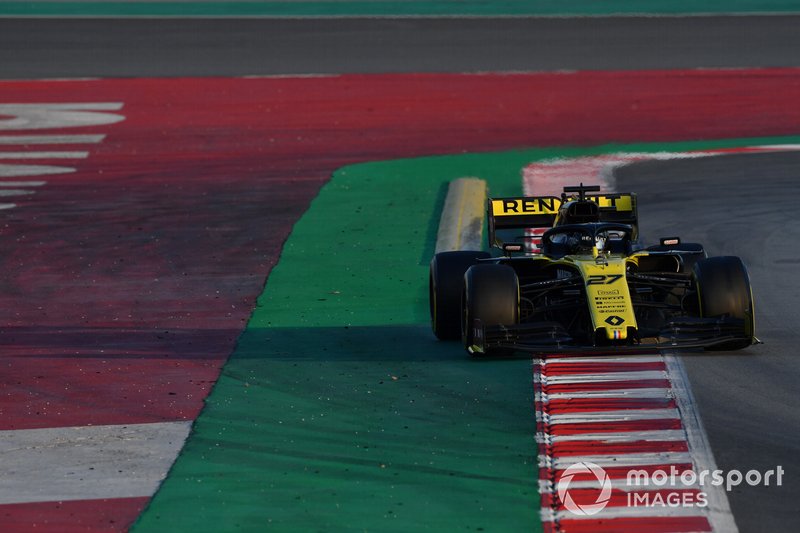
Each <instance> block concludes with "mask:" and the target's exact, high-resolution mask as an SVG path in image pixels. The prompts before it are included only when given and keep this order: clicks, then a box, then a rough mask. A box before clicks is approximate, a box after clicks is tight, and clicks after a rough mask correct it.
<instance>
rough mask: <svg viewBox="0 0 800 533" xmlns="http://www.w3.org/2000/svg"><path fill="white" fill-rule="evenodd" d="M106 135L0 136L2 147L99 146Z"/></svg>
mask: <svg viewBox="0 0 800 533" xmlns="http://www.w3.org/2000/svg"><path fill="white" fill-rule="evenodd" d="M105 137H106V136H105V135H0V145H28V144H97V143H99V142H103V139H105Z"/></svg>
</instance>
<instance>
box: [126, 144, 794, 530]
mask: <svg viewBox="0 0 800 533" xmlns="http://www.w3.org/2000/svg"><path fill="white" fill-rule="evenodd" d="M798 141H800V138H785V137H784V138H770V139H742V140H738V141H732V140H727V141H717V142H695V143H672V144H637V145H606V146H601V147H597V148H593V149H585V148H564V149H535V150H525V151H514V152H505V153H498V154H467V155H455V156H442V157H430V158H422V159H410V160H399V161H391V162H379V163H365V164H359V165H354V166H350V167H346V168H343V169H341V170H339V171H337V172H336V173H335V174H334V176H333V178H332V179H331V181H330V182H329V183H328V184H326V185H325V186H324V187H323V189H322V190H321V192H320V194H319V195H318V197H317V198H316V199H315V200H314V201H313V203H312V205H311V207H310V209H309V210H308V212H307V213H306V214H305V215H304V216H303V217H302V218H301V219H300V220H299V221H298V222H297V224H296V225H295V227H294V230H293V232H292V234H291V236H290V238H289V239H288V241H287V242H286V244H285V246H284V249H283V253H282V255H281V258H280V261H279V263H278V264H277V265H276V267H275V268H274V269H273V270H272V272H271V273H270V275H269V278H268V280H267V284H266V287H265V289H264V292H263V294H262V295H261V297H260V298H259V300H258V303H257V307H256V309H255V311H254V313H253V315H252V318H251V320H250V322H249V324H248V326H247V329H246V330H245V332H244V333H243V334H242V336H241V338H240V340H239V343H238V346H237V348H236V350H235V352H234V354H233V355H232V356H231V358H230V360H229V361H228V362H227V364H226V365H225V367H224V369H223V371H222V374H221V376H220V378H219V380H218V382H217V384H216V386H215V387H214V390H213V392H212V394H211V395H210V396H209V398H208V399H207V400H206V407H205V409H204V410H203V412H202V414H201V415H200V417H199V418H198V420H197V421H196V423H195V425H194V428H193V431H192V433H191V435H190V437H189V439H188V441H187V442H186V445H185V447H184V449H183V451H182V452H181V454H180V456H179V458H178V460H177V461H176V463H175V465H174V466H173V468H172V470H171V471H170V473H169V475H168V477H167V479H166V481H165V482H164V483H163V485H162V486H161V488H160V490H159V491H158V493H157V494H156V495H155V497H154V498H153V500H152V502H151V504H150V505H149V507H148V508H147V509H146V510H145V512H144V513H143V514H142V516H141V517H140V519H139V521H138V522H137V524H136V525H135V527H134V530H135V531H139V532H143V531H165V530H174V531H236V530H241V531H262V530H274V531H381V532H384V531H398V532H409V531H413V532H416V531H539V530H541V524H540V522H539V518H538V516H539V514H538V509H539V505H540V503H539V496H538V494H537V479H538V472H537V466H536V445H535V442H534V434H535V421H534V410H533V405H532V403H533V391H532V386H531V380H532V372H531V362H530V360H529V359H527V358H524V357H521V358H517V359H506V360H474V359H470V358H469V357H468V356H467V355H466V354H465V353H464V351H463V349H462V348H461V347H460V346H459V344H458V343H444V342H438V341H436V340H435V339H434V337H433V335H432V333H431V332H430V329H429V326H428V301H427V299H428V294H427V283H428V262H429V260H430V258H431V256H432V254H433V244H434V241H435V237H436V231H437V226H438V218H439V214H440V210H441V206H442V204H443V201H444V196H445V191H446V187H447V183H448V182H449V181H451V180H452V179H455V178H458V177H463V176H477V177H480V178H483V179H486V180H487V181H488V183H489V187H490V190H491V193H492V194H494V195H498V196H499V195H514V194H518V193H519V191H520V184H521V180H520V171H521V169H522V168H523V167H524V166H525V165H527V164H528V163H530V162H532V161H535V160H541V159H546V158H552V157H571V156H580V155H592V154H599V153H608V152H616V151H625V152H633V151H664V150H669V151H684V150H700V149H710V148H723V147H734V146H746V145H752V144H780V143H788V142H798Z"/></svg>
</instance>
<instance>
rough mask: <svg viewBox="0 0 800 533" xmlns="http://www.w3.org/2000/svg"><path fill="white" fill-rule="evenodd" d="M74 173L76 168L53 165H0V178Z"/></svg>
mask: <svg viewBox="0 0 800 533" xmlns="http://www.w3.org/2000/svg"><path fill="white" fill-rule="evenodd" d="M72 172H75V169H74V168H71V167H57V166H51V165H0V178H17V177H21V176H46V175H51V174H71V173H72Z"/></svg>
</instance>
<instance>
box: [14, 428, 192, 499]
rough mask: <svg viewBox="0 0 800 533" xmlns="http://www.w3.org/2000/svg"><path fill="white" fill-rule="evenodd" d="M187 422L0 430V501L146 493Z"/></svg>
mask: <svg viewBox="0 0 800 533" xmlns="http://www.w3.org/2000/svg"><path fill="white" fill-rule="evenodd" d="M190 427H191V422H165V423H157V424H131V425H109V426H84V427H66V428H48V429H24V430H8V431H0V504H9V503H26V502H44V501H66V500H88V499H100V498H132V497H146V496H152V495H153V494H154V493H155V491H156V489H157V488H158V486H159V484H160V482H161V481H162V480H163V479H164V477H165V476H166V474H167V471H168V470H169V468H170V466H171V465H172V463H173V461H174V460H175V457H176V456H177V454H178V452H179V451H180V449H181V447H182V446H183V443H184V441H185V440H186V437H187V436H188V435H189V429H190Z"/></svg>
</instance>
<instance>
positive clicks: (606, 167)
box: [522, 144, 800, 252]
mask: <svg viewBox="0 0 800 533" xmlns="http://www.w3.org/2000/svg"><path fill="white" fill-rule="evenodd" d="M796 150H800V145H798V144H772V145H762V146H744V147H737V148H719V149H715V150H703V151H694V152H619V153H613V154H601V155H594V156H584V157H572V158H553V159H546V160H542V161H537V162H535V163H532V164H530V165H528V166H527V167H525V168H524V169H523V179H522V182H523V190H524V192H525V195H526V196H535V195H554V196H559V195H560V194H561V191H562V190H563V189H564V187H565V186H568V185H577V184H578V183H580V182H584V183H585V184H586V185H597V184H601V186H605V188H606V189H607V190H610V189H612V188H613V187H614V170H616V169H617V168H619V167H621V166H625V165H629V164H631V163H636V162H639V161H650V160H655V161H665V160H670V159H694V158H700V157H712V156H719V155H727V154H735V153H759V152H784V151H796ZM589 181H591V182H592V183H589ZM546 229H547V228H541V229H533V230H528V231H527V236H529V237H531V239H530V240H529V241H528V243H527V244H528V246H529V249H530V250H531V251H533V252H536V251H538V249H539V248H538V247H539V244H540V243H541V238H540V237H541V235H542V234H543V233H544V232H545V231H546Z"/></svg>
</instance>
